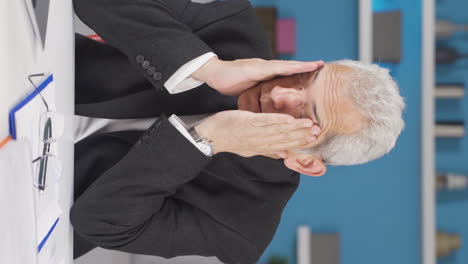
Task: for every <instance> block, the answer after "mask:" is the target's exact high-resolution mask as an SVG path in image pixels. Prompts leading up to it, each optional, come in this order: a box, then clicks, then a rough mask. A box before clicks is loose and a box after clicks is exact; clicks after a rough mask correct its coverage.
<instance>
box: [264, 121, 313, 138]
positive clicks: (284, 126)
mask: <svg viewBox="0 0 468 264" xmlns="http://www.w3.org/2000/svg"><path fill="white" fill-rule="evenodd" d="M312 127H313V128H314V129H315V131H317V130H318V133H320V127H318V126H317V125H314V123H313V121H312V120H310V119H308V118H301V119H294V120H293V121H292V122H290V123H280V124H272V125H269V126H264V127H263V129H264V131H263V132H264V133H265V134H267V135H274V134H281V133H285V132H291V131H294V130H297V129H301V128H312ZM318 133H317V134H318Z"/></svg>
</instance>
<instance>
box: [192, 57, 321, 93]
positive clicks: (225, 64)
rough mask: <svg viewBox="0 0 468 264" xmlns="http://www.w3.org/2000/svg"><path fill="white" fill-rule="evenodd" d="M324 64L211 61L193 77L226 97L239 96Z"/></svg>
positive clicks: (258, 60) (244, 60)
mask: <svg viewBox="0 0 468 264" xmlns="http://www.w3.org/2000/svg"><path fill="white" fill-rule="evenodd" d="M323 65H324V62H323V61H312V62H301V61H281V60H271V61H268V60H263V59H240V60H235V61H222V60H220V59H218V58H217V57H214V58H212V59H210V60H209V61H208V62H207V63H205V64H204V65H203V66H202V67H200V69H198V70H197V71H196V72H194V73H193V74H192V77H194V78H196V79H198V80H200V81H203V82H205V83H207V84H208V85H209V86H210V87H212V88H213V89H215V90H217V91H218V92H220V93H222V94H225V95H236V96H237V95H239V94H241V93H242V92H243V91H245V90H247V89H249V88H251V87H253V86H255V85H256V84H257V83H258V82H260V81H265V80H269V79H272V78H274V77H276V76H288V75H293V74H297V73H304V72H312V71H315V70H317V69H318V68H320V67H322V66H323Z"/></svg>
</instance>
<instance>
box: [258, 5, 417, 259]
mask: <svg viewBox="0 0 468 264" xmlns="http://www.w3.org/2000/svg"><path fill="white" fill-rule="evenodd" d="M252 2H253V3H254V4H256V5H269V4H274V5H276V6H277V7H279V10H280V17H295V18H296V20H297V27H298V30H297V31H298V37H297V38H298V51H297V54H296V55H295V56H294V57H293V58H292V59H297V60H316V59H323V60H327V61H328V60H335V59H343V58H350V59H356V58H357V57H358V54H357V52H358V4H357V3H358V1H357V0H327V1H319V0H270V1H266V0H253V1H252ZM393 2H394V3H396V4H398V5H399V6H400V7H401V8H402V10H403V15H404V19H403V28H404V30H403V35H404V36H403V39H404V40H403V61H402V63H401V65H400V66H398V67H395V68H394V71H393V74H394V76H395V77H396V79H397V81H398V83H399V84H400V87H401V93H402V95H403V96H404V97H405V98H406V103H407V105H408V106H407V109H406V112H405V117H404V118H405V121H406V129H405V131H404V132H403V134H402V135H401V137H400V139H399V141H398V143H397V146H396V147H395V149H394V150H393V151H392V152H391V153H390V154H389V155H387V156H385V157H384V158H381V159H379V160H377V161H374V162H371V163H368V164H366V165H361V166H354V167H331V168H329V172H328V173H327V174H326V175H325V176H323V177H320V178H312V177H307V176H302V178H301V185H300V188H299V189H298V190H297V192H296V193H295V195H294V196H293V198H292V199H291V201H290V202H289V204H288V206H287V207H286V209H285V211H284V214H283V218H282V222H281V224H280V226H279V229H278V230H277V232H276V235H275V238H274V240H273V241H272V243H271V244H270V246H269V247H268V249H267V250H266V252H265V254H264V256H263V257H262V259H261V262H263V261H266V260H267V258H268V256H270V255H272V254H278V255H283V256H286V257H288V259H289V263H290V264H295V263H296V256H295V252H296V251H295V250H296V246H295V239H296V228H297V226H298V225H308V226H310V227H311V228H312V230H313V232H316V233H323V232H339V233H340V235H341V245H342V249H341V258H342V261H341V264H376V263H379V264H396V263H398V264H417V263H420V262H421V257H420V252H421V246H420V245H421V241H420V237H421V232H420V229H421V227H420V222H421V221H420V211H421V208H420V173H421V171H420V106H421V105H420V86H421V80H420V75H421V72H420V68H421V67H420V66H421V65H420V61H421V55H420V54H421V50H420V46H421V44H420V42H421V38H420V36H421V23H420V21H421V13H420V12H421V1H420V0H412V1H393Z"/></svg>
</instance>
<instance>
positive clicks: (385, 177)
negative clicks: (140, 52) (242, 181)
mask: <svg viewBox="0 0 468 264" xmlns="http://www.w3.org/2000/svg"><path fill="white" fill-rule="evenodd" d="M425 1H426V0H411V1H404V0H373V10H374V11H385V10H393V9H400V10H401V11H402V17H403V20H402V59H401V63H399V64H398V65H386V66H388V67H390V68H391V72H392V75H393V76H394V77H395V78H396V80H397V82H398V84H399V85H400V89H401V93H402V95H403V96H404V97H405V100H406V104H407V108H406V111H405V113H404V119H405V122H406V128H405V130H404V131H403V133H402V135H401V137H400V139H399V140H398V142H397V145H396V147H395V149H394V150H393V151H392V152H391V153H390V154H389V155H387V156H385V157H383V158H381V159H379V160H377V161H373V162H371V163H368V164H365V165H360V166H353V167H330V168H329V171H328V173H327V174H326V175H325V176H323V177H320V178H312V177H307V176H301V185H300V188H299V189H298V190H297V192H296V194H295V195H294V196H293V197H292V199H291V200H290V202H289V204H288V206H287V207H286V209H285V210H284V214H283V218H282V221H281V224H280V226H279V228H278V230H277V232H276V234H275V237H274V239H273V241H272V243H271V244H270V245H269V247H268V248H267V250H266V251H265V253H264V255H263V256H262V258H261V260H260V262H259V263H262V264H263V263H266V262H267V260H268V259H269V258H270V257H271V256H273V255H279V256H283V257H286V258H287V259H288V263H289V264H294V263H296V261H297V257H296V236H297V234H296V230H297V227H298V226H299V225H307V226H309V227H310V228H311V230H312V232H313V233H319V234H320V233H324V234H325V233H337V234H339V237H340V247H341V248H340V255H341V256H340V257H341V262H340V263H341V264H374V263H379V264H395V263H398V264H415V263H422V257H421V251H422V241H421V240H422V239H421V237H422V234H421V220H422V219H421V218H422V216H421V209H422V208H421V174H422V169H421V159H422V153H421V135H422V133H423V132H424V131H422V127H421V116H422V114H423V113H422V111H421V106H422V99H421V98H422V79H421V69H422V65H421V60H422V55H421V46H422V37H421V35H422V33H423V32H422V30H423V27H422V26H423V25H422V23H421V21H422V9H423V3H424V2H425ZM434 1H435V2H436V7H437V8H436V17H437V18H441V19H448V20H450V21H454V22H456V23H461V24H467V23H468V15H466V10H468V2H467V1H464V0H434ZM59 2H60V1H59V0H51V3H52V4H55V5H52V6H57V5H56V4H57V3H59ZM251 2H252V3H253V4H254V5H255V6H275V7H277V8H278V11H279V17H280V18H294V19H295V20H296V23H297V51H296V53H295V54H293V55H291V56H288V57H287V58H289V59H294V60H318V59H322V60H325V61H330V60H336V59H343V58H348V59H358V58H359V57H358V56H359V54H358V53H359V52H358V51H359V24H358V21H359V6H358V3H359V0H327V1H319V0H251ZM5 3H6V2H4V3H0V11H1V10H3V12H0V14H6V12H5V10H6V9H4V8H2V7H4V6H6V4H5ZM70 5H71V1H63V2H62V4H61V6H60V7H56V8H55V9H53V10H51V12H52V14H59V13H60V17H61V18H64V17H68V16H69V15H71V14H69V13H62V12H59V9H66V10H71V6H70ZM4 17H5V16H4ZM64 19H65V20H66V21H67V23H66V26H67V27H69V26H71V25H70V22H71V21H70V20H69V19H66V18H64ZM52 22H53V24H54V25H56V26H57V27H58V24H59V23H58V22H57V20H52ZM5 25H6V24H1V23H0V29H1V30H5V31H6V29H5ZM52 29H53V28H52ZM51 32H53V31H51ZM64 36H65V37H66V38H65V40H66V41H67V43H68V44H70V43H71V38H72V34H71V33H70V34H68V35H64ZM57 43H58V42H57ZM441 44H448V45H451V46H454V47H457V48H458V50H459V51H462V52H465V53H466V52H468V37H463V36H460V37H456V38H453V39H450V40H444V41H442V43H441ZM59 46H60V45H58V44H54V45H51V47H53V48H56V50H57V51H58V52H59V53H60V54H65V53H67V52H68V53H70V51H71V50H69V47H68V46H70V45H67V50H61V49H60V47H62V46H60V47H59ZM1 47H2V49H0V55H2V56H4V57H6V56H7V54H5V53H4V51H5V49H4V47H3V46H1ZM68 53H67V54H68ZM57 57H60V58H61V56H58V55H57ZM60 58H56V59H60ZM0 66H2V68H0V69H3V70H4V71H7V70H8V69H9V68H7V67H4V66H5V65H4V64H1V65H0ZM467 66H468V65H467V64H466V61H463V60H460V61H459V62H458V63H457V64H456V65H449V66H443V67H440V66H438V67H437V68H436V81H437V82H444V81H445V82H462V83H466V78H467V77H466V76H467V74H466V70H467ZM17 67H19V66H18V65H17ZM56 68H57V69H58V68H59V67H56ZM65 75H66V74H65ZM62 76H63V75H62ZM67 78H68V77H67ZM64 86H65V85H64ZM4 98H6V97H2V96H0V104H3V103H4V101H3V100H2V99H4ZM435 107H436V120H457V121H459V120H462V121H463V120H464V116H465V114H466V113H468V109H467V107H468V104H467V102H466V98H463V99H461V100H456V101H452V100H450V101H449V100H437V101H436V104H435ZM69 110H70V109H68V111H69ZM2 128H3V127H2ZM69 132H70V131H69ZM67 140H68V141H70V140H71V139H70V138H68V139H67ZM435 143H436V149H437V151H436V168H437V169H438V170H440V171H450V172H456V173H462V174H468V162H466V161H468V140H466V139H464V138H462V139H437V140H436V141H435ZM64 152H65V151H64ZM66 152H68V153H69V154H70V150H68V151H66ZM67 167H68V169H70V168H71V164H68V165H67ZM68 180H70V179H68ZM70 188H71V186H70V184H69V182H68V183H67V189H70ZM62 198H63V199H62V202H63V203H64V204H68V203H70V200H71V195H70V194H62ZM467 206H468V191H455V192H453V191H452V192H448V191H444V192H441V193H439V194H438V195H437V207H436V209H437V211H436V212H437V215H436V217H437V228H440V229H441V230H444V231H450V232H455V233H458V234H460V235H461V237H462V239H466V238H467V237H468V224H467V223H468V212H467V210H466V208H467ZM64 207H65V206H64ZM65 223H67V224H68V222H67V221H65ZM60 229H61V230H59V232H61V233H60V234H62V236H63V238H62V240H63V241H65V242H64V243H63V244H61V245H60V246H59V249H58V250H61V251H66V254H67V255H68V256H70V255H71V248H70V247H69V245H70V235H71V232H70V229H69V227H68V225H67V226H61V227H60ZM62 229H63V230H62ZM465 244H466V243H465ZM106 254H108V255H106ZM104 255H106V256H104V257H102V255H101V256H96V258H94V259H93V258H90V259H91V260H94V262H89V261H84V262H83V260H82V262H79V263H78V262H75V264H81V263H113V264H117V263H119V264H120V263H130V261H131V260H130V258H129V257H128V255H126V254H122V253H115V252H107V253H104ZM101 257H102V258H101ZM104 259H108V260H110V259H112V260H113V261H110V262H102V261H100V260H104ZM119 261H122V262H119ZM134 263H135V264H137V263H138V264H146V263H151V264H152V263H154V262H149V261H148V262H145V263H144V262H143V261H141V262H134ZM180 263H197V262H193V261H192V262H190V261H188V262H180ZM213 263H215V262H213ZM437 263H441V264H461V263H468V249H467V247H466V246H465V245H463V247H462V249H461V250H459V251H458V252H457V253H455V254H454V255H452V256H451V257H448V258H444V259H441V260H440V261H439V262H437Z"/></svg>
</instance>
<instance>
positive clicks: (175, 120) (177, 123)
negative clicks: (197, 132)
mask: <svg viewBox="0 0 468 264" xmlns="http://www.w3.org/2000/svg"><path fill="white" fill-rule="evenodd" d="M168 120H169V122H171V124H172V125H173V126H174V127H175V128H176V129H177V130H179V132H180V133H181V134H182V135H183V136H184V137H185V138H186V139H188V141H190V142H191V143H192V144H193V145H194V146H195V147H197V149H198V150H200V152H202V153H203V154H205V153H204V152H203V150H202V149H201V148H200V146H198V144H197V142H195V140H194V139H193V137H192V136H191V135H190V134H189V132H188V131H187V130H188V129H189V128H190V127H189V126H187V125H186V124H185V123H184V121H182V120H181V119H180V118H179V117H178V116H176V115H171V117H169V119H168ZM205 155H206V154H205Z"/></svg>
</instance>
